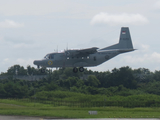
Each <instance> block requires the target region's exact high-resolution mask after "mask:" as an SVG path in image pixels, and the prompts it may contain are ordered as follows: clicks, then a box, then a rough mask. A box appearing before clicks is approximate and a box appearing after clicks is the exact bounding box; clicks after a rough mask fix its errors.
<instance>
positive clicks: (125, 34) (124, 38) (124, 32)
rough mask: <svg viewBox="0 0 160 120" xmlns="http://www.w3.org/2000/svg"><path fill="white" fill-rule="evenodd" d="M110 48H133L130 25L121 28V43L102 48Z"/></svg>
mask: <svg viewBox="0 0 160 120" xmlns="http://www.w3.org/2000/svg"><path fill="white" fill-rule="evenodd" d="M109 49H133V45H132V40H131V36H130V32H129V28H128V27H122V28H121V32H120V38H119V43H117V44H114V45H111V46H109V47H106V48H103V49H101V50H109Z"/></svg>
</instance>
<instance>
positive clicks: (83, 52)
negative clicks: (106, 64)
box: [65, 47, 99, 57]
mask: <svg viewBox="0 0 160 120" xmlns="http://www.w3.org/2000/svg"><path fill="white" fill-rule="evenodd" d="M97 49H99V48H97V47H92V48H86V49H77V50H67V51H65V53H66V55H67V56H71V57H87V56H89V55H90V54H94V53H96V52H97Z"/></svg>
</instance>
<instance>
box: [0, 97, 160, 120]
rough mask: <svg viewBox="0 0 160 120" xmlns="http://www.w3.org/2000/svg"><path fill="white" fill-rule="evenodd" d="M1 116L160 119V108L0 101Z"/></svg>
mask: <svg viewBox="0 0 160 120" xmlns="http://www.w3.org/2000/svg"><path fill="white" fill-rule="evenodd" d="M88 111H97V112H98V114H97V115H89V114H88ZM0 114H1V115H22V116H23V115H25V116H47V117H59V118H160V108H157V107H156V108H122V107H92V108H79V107H66V106H59V107H53V106H52V105H50V104H42V103H34V102H24V101H21V100H9V99H0Z"/></svg>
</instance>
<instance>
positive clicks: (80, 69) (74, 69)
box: [73, 67, 84, 73]
mask: <svg viewBox="0 0 160 120" xmlns="http://www.w3.org/2000/svg"><path fill="white" fill-rule="evenodd" d="M79 71H80V72H83V71H84V68H83V67H80V68H79ZM73 72H74V73H77V72H78V68H76V67H74V68H73Z"/></svg>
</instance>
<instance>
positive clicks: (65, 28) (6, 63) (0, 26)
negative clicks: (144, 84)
mask: <svg viewBox="0 0 160 120" xmlns="http://www.w3.org/2000/svg"><path fill="white" fill-rule="evenodd" d="M123 26H124V27H129V28H130V33H131V37H132V41H133V45H134V48H135V49H138V50H136V51H134V52H130V53H125V54H121V55H118V56H116V57H115V58H112V59H111V60H109V61H107V62H105V63H103V64H101V65H99V66H97V67H91V68H88V69H92V70H96V71H97V70H98V71H107V70H112V69H113V68H115V67H116V68H120V67H122V66H130V67H131V68H133V69H137V68H148V69H150V70H151V71H154V70H159V69H160V47H159V46H160V0H0V52H1V54H0V66H1V67H0V72H6V71H7V70H8V68H9V67H11V66H13V65H15V64H19V65H21V66H24V67H25V68H26V67H27V65H31V66H34V65H33V61H34V60H37V59H41V58H43V57H44V56H45V55H46V54H47V53H51V52H54V51H55V50H57V48H58V50H59V51H60V50H64V49H66V48H67V44H68V48H89V47H99V48H103V47H106V46H110V45H112V44H115V43H117V42H118V41H119V34H120V29H121V27H123ZM35 67H36V66H35Z"/></svg>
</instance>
